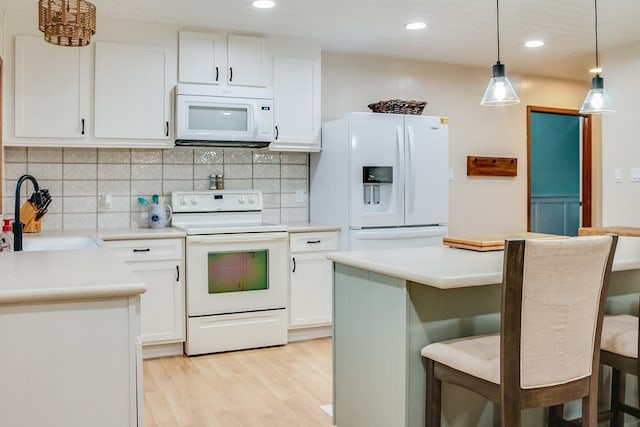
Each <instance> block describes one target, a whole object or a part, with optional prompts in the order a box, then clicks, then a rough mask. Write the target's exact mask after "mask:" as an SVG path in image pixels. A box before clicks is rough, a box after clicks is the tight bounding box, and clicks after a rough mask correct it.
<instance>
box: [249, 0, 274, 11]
mask: <svg viewBox="0 0 640 427" xmlns="http://www.w3.org/2000/svg"><path fill="white" fill-rule="evenodd" d="M252 5H253V7H257V8H258V9H271V8H272V7H274V6H275V5H276V4H275V2H273V1H271V0H256V1H254V2H253V3H252Z"/></svg>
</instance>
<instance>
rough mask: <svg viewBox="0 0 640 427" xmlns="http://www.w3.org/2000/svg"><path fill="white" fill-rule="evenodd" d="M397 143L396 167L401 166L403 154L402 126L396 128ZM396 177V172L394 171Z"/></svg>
mask: <svg viewBox="0 0 640 427" xmlns="http://www.w3.org/2000/svg"><path fill="white" fill-rule="evenodd" d="M396 142H397V144H398V145H397V148H398V149H397V150H396V165H399V164H400V153H401V152H402V144H404V136H403V135H402V126H396ZM394 175H395V171H394Z"/></svg>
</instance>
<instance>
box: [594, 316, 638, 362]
mask: <svg viewBox="0 0 640 427" xmlns="http://www.w3.org/2000/svg"><path fill="white" fill-rule="evenodd" d="M600 348H601V349H602V350H606V351H609V352H611V353H616V354H620V355H622V356H626V357H632V358H634V359H637V358H638V318H637V317H636V316H631V315H629V314H620V315H615V316H614V315H612V316H605V317H604V320H603V321H602V341H601V343H600Z"/></svg>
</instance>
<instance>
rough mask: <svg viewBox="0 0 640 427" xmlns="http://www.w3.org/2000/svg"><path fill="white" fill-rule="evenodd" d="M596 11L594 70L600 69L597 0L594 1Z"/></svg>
mask: <svg viewBox="0 0 640 427" xmlns="http://www.w3.org/2000/svg"><path fill="white" fill-rule="evenodd" d="M594 3H595V10H596V68H600V54H599V53H598V0H594Z"/></svg>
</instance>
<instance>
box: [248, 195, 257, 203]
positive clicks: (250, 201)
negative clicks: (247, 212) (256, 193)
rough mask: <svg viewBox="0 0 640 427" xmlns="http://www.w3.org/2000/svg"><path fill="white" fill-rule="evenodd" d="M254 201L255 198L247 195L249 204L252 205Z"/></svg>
mask: <svg viewBox="0 0 640 427" xmlns="http://www.w3.org/2000/svg"><path fill="white" fill-rule="evenodd" d="M255 203H256V199H255V197H253V196H249V204H251V205H253V204H255Z"/></svg>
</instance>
